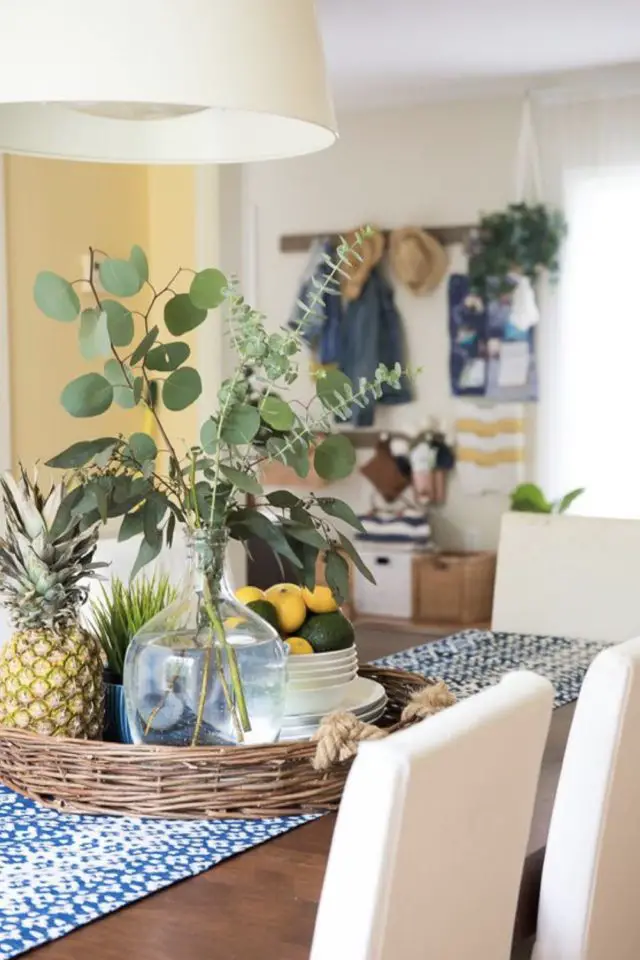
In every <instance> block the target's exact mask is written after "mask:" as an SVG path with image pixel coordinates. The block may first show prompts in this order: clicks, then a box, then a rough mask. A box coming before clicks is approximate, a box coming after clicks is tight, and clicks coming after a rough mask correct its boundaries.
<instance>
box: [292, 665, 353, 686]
mask: <svg viewBox="0 0 640 960" xmlns="http://www.w3.org/2000/svg"><path fill="white" fill-rule="evenodd" d="M357 672H358V668H357V667H351V669H349V670H341V671H340V673H332V674H330V675H329V676H328V677H318V676H311V677H304V678H302V677H292V676H291V675H289V679H288V681H287V690H319V689H320V688H322V687H332V686H335V685H336V684H337V683H350V682H351V680H353V678H354V677H355V675H356V674H357Z"/></svg>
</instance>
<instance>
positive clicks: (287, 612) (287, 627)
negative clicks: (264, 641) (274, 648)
mask: <svg viewBox="0 0 640 960" xmlns="http://www.w3.org/2000/svg"><path fill="white" fill-rule="evenodd" d="M269 603H272V604H273V606H274V607H275V608H276V612H277V614H278V625H279V627H280V631H281V633H295V632H296V630H299V628H300V627H301V626H302V624H303V623H304V621H305V620H306V618H307V608H306V606H305V602H304V600H303V599H302V594H301V593H288V592H285V593H279V594H273V593H272V594H270V595H269Z"/></svg>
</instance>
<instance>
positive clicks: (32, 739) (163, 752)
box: [0, 666, 436, 760]
mask: <svg viewBox="0 0 640 960" xmlns="http://www.w3.org/2000/svg"><path fill="white" fill-rule="evenodd" d="M358 672H359V673H360V674H362V675H365V676H366V675H367V673H368V672H371V673H374V674H375V675H376V676H380V675H381V674H382V675H386V676H388V677H390V678H392V677H395V678H397V679H398V680H404V681H405V682H406V683H409V684H411V683H415V685H416V687H418V686H420V687H423V686H426V685H428V684H432V683H435V682H436V681H435V680H434V678H433V677H423V676H421V675H420V674H416V673H410V672H409V671H406V670H397V669H392V668H389V667H367V666H361V667H360V669H359V671H358ZM0 738H2V739H5V740H10V741H14V742H16V743H20V742H22V743H30V744H32V745H33V746H37V745H39V746H41V747H42V748H43V749H47V750H51V749H56V750H57V749H59V750H61V751H63V750H64V749H65V748H66V749H68V750H69V751H71V752H76V753H82V754H84V755H87V756H89V755H91V754H93V753H95V752H96V751H99V752H101V753H103V754H105V755H106V754H107V753H114V754H117V755H119V757H120V758H121V759H124V758H126V757H127V756H133V755H135V757H137V758H139V759H140V760H142V759H143V758H144V757H147V758H150V757H155V758H157V759H162V760H171V759H178V758H179V759H181V760H188V759H190V758H191V757H193V758H194V759H195V758H196V757H198V758H200V759H208V758H213V757H220V758H222V757H224V758H226V759H231V757H233V756H235V757H238V758H240V756H242V758H243V759H248V758H253V757H258V756H260V755H261V754H265V753H266V752H269V753H273V752H274V751H281V752H282V756H283V757H284V756H287V755H290V754H291V752H292V751H294V750H295V751H296V752H298V751H300V750H303V749H304V748H306V749H307V750H308V752H309V753H310V754H312V753H314V752H315V743H314V742H313V741H311V740H289V741H286V742H285V743H267V744H255V745H252V746H242V747H238V746H234V745H230V746H224V745H220V746H212V745H205V746H201V747H168V746H162V745H158V744H140V743H137V744H131V743H111V742H109V741H106V740H78V739H75V738H74V737H50V736H44V735H43V734H39V733H33V732H31V731H29V730H19V729H17V728H15V727H3V726H0ZM274 759H275V758H274Z"/></svg>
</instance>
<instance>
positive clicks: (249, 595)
mask: <svg viewBox="0 0 640 960" xmlns="http://www.w3.org/2000/svg"><path fill="white" fill-rule="evenodd" d="M236 598H237V599H238V600H239V601H240V602H241V603H243V604H244V605H245V606H247V607H249V608H250V609H251V610H253V611H254V613H257V614H258V615H259V616H261V617H263V618H264V619H265V620H267V621H268V622H269V623H270V624H271V625H272V626H273V627H275V628H276V630H278V632H279V633H280V635H281V637H282V639H283V640H284V641H285V643H286V645H287V646H288V649H289V659H288V684H287V699H286V704H285V713H286V715H287V716H292V715H296V714H307V713H312V712H314V711H322V710H324V711H328V710H332V709H334V708H335V707H336V706H338V705H339V704H340V703H341V702H342V700H343V698H344V695H345V691H346V690H347V688H348V687H349V685H350V684H351V683H352V682H353V680H354V678H355V677H356V675H357V673H358V654H357V650H356V646H355V634H354V629H353V625H352V623H351V622H350V621H349V620H348V619H347V618H346V617H345V615H344V614H343V613H342V612H341V611H340V610H339V609H338V604H337V603H336V601H335V599H334V597H333V594H332V593H331V590H330V588H329V587H326V586H316V587H315V589H314V590H308V589H307V588H306V587H300V586H298V585H297V584H295V583H277V584H275V585H274V586H273V587H269V589H268V590H264V591H263V590H259V589H258V588H257V587H241V588H240V589H239V590H236Z"/></svg>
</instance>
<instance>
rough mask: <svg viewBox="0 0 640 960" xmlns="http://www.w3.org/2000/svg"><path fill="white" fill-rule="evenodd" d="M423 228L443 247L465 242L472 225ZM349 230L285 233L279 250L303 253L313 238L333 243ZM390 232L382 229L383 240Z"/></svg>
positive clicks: (281, 238)
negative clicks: (327, 239)
mask: <svg viewBox="0 0 640 960" xmlns="http://www.w3.org/2000/svg"><path fill="white" fill-rule="evenodd" d="M423 229H424V230H426V232H427V233H430V234H431V235H432V236H433V237H435V238H436V240H438V241H439V242H440V243H441V244H442V245H443V246H444V247H447V246H450V245H451V244H453V243H466V240H467V237H468V236H469V231H470V230H472V229H473V226H472V225H471V224H468V225H466V226H460V227H423ZM349 232H350V231H349V230H343V231H342V233H337V232H335V231H332V230H327V231H325V232H324V233H321V232H318V233H293V234H286V235H285V236H283V237H280V252H281V253H304V252H305V251H306V250H308V249H309V248H310V247H311V244H312V243H313V242H314V240H318V239H319V238H320V237H331V239H332V240H333V241H334V242H335V243H338V242H339V240H340V236H345V235H346V234H347V233H349ZM390 233H391V231H390V230H387V229H385V230H383V231H382V234H383V236H384V238H385V240H387V239H388V237H389V234H390Z"/></svg>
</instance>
